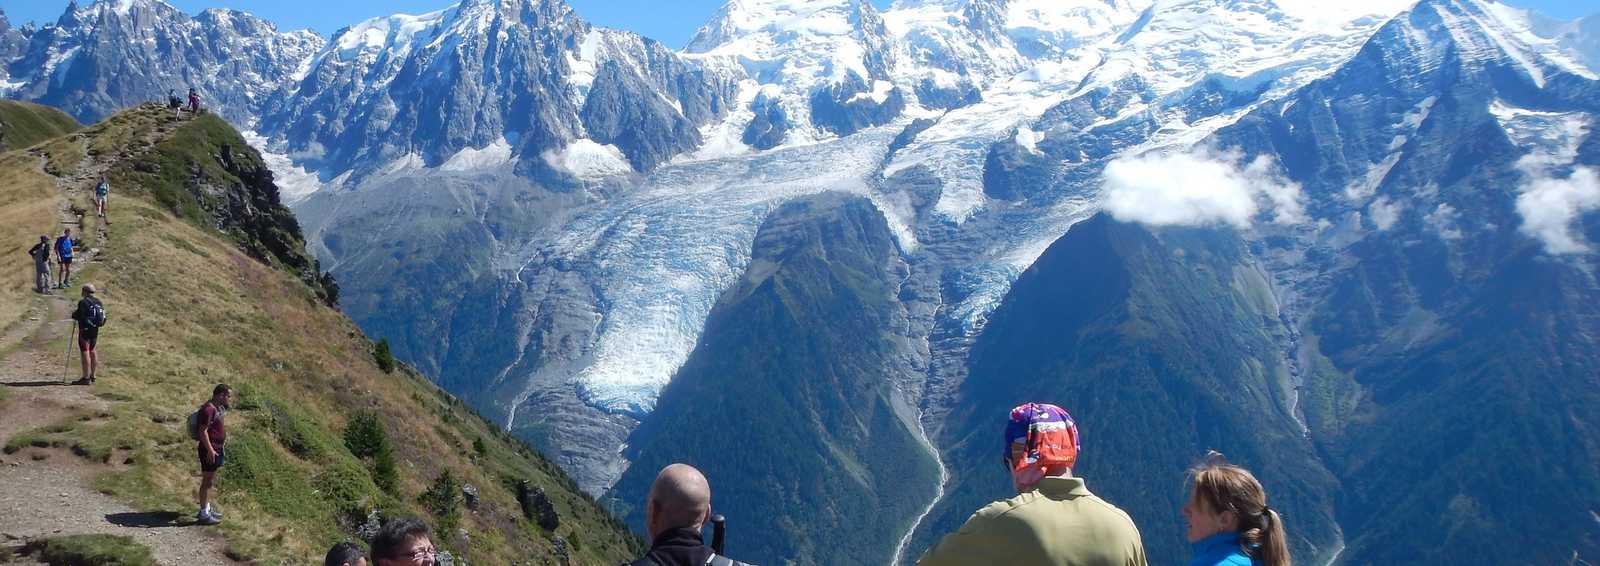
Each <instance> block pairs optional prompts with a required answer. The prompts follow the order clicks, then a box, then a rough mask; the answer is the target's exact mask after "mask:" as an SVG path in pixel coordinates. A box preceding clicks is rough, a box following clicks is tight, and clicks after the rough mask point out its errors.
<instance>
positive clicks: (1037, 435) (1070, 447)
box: [1005, 403, 1080, 483]
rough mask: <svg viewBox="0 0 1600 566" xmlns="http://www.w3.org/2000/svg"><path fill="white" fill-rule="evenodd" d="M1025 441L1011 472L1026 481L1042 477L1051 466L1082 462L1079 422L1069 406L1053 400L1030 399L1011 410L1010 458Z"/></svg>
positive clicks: (1067, 465)
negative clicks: (1079, 457)
mask: <svg viewBox="0 0 1600 566" xmlns="http://www.w3.org/2000/svg"><path fill="white" fill-rule="evenodd" d="M1017 445H1021V448H1022V457H1021V458H1016V459H1014V460H1012V461H1011V472H1012V473H1013V474H1015V475H1017V477H1018V479H1019V480H1028V479H1032V481H1025V483H1033V482H1036V481H1038V479H1037V478H1033V477H1032V476H1033V475H1034V473H1032V472H1033V471H1036V472H1037V475H1038V476H1039V477H1043V474H1044V470H1045V468H1047V467H1050V466H1066V467H1069V468H1070V467H1072V466H1073V465H1074V464H1076V463H1077V462H1078V450H1079V448H1080V447H1079V445H1078V423H1077V422H1075V421H1073V420H1072V415H1069V414H1067V411H1066V409H1062V408H1061V407H1057V406H1055V405H1051V404H1049V403H1026V404H1023V405H1019V406H1018V407H1017V408H1015V409H1012V410H1011V422H1009V423H1006V452H1005V456H1006V458H1007V459H1011V455H1012V454H1014V453H1015V448H1013V447H1014V446H1017Z"/></svg>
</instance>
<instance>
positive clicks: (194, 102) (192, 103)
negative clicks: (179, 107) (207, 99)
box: [189, 87, 200, 117]
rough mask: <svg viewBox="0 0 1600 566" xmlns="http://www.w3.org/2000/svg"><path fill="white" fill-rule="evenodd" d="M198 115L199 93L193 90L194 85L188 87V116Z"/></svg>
mask: <svg viewBox="0 0 1600 566" xmlns="http://www.w3.org/2000/svg"><path fill="white" fill-rule="evenodd" d="M198 115H200V93H198V92H195V90H194V87H189V116H191V117H193V116H198Z"/></svg>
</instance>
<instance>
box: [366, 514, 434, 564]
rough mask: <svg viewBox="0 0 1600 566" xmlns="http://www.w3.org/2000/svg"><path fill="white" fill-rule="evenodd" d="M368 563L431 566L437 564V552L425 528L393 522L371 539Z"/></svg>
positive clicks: (414, 523)
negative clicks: (370, 557) (370, 553)
mask: <svg viewBox="0 0 1600 566" xmlns="http://www.w3.org/2000/svg"><path fill="white" fill-rule="evenodd" d="M372 561H373V564H375V565H376V566H433V565H434V564H438V563H439V550H438V549H436V548H434V547H433V538H432V533H430V532H428V525H427V524H425V523H423V522H422V521H418V520H416V519H395V520H393V521H389V522H388V524H385V525H384V526H383V528H382V529H380V530H379V531H378V534H377V536H374V537H372Z"/></svg>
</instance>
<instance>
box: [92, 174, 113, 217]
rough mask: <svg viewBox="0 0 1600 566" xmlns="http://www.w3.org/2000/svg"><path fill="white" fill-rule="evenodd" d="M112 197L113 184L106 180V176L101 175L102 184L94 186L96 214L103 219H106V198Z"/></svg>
mask: <svg viewBox="0 0 1600 566" xmlns="http://www.w3.org/2000/svg"><path fill="white" fill-rule="evenodd" d="M110 195H111V182H110V181H107V180H106V176H105V175H101V176H100V182H99V183H96V184H95V185H94V207H95V212H96V213H98V214H99V215H100V217H101V218H105V217H106V197H107V196H110ZM108 224H109V223H108Z"/></svg>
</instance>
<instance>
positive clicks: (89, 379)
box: [72, 283, 106, 385]
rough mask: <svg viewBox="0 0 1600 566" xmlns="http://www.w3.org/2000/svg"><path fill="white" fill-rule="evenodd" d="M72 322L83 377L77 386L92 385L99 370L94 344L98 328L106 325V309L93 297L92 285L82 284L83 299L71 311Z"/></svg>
mask: <svg viewBox="0 0 1600 566" xmlns="http://www.w3.org/2000/svg"><path fill="white" fill-rule="evenodd" d="M72 322H73V323H75V324H77V327H78V358H79V359H80V361H81V362H82V363H80V364H79V367H81V368H83V377H82V378H80V379H78V384H79V385H93V384H94V379H95V372H96V371H97V370H98V369H100V356H99V355H98V354H96V353H95V350H94V346H95V342H96V341H98V340H99V339H100V327H101V326H103V325H105V323H106V307H105V305H104V304H102V303H101V302H100V299H97V298H95V296H94V285H91V284H88V283H84V284H83V298H82V299H79V300H78V308H77V310H74V311H72Z"/></svg>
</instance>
